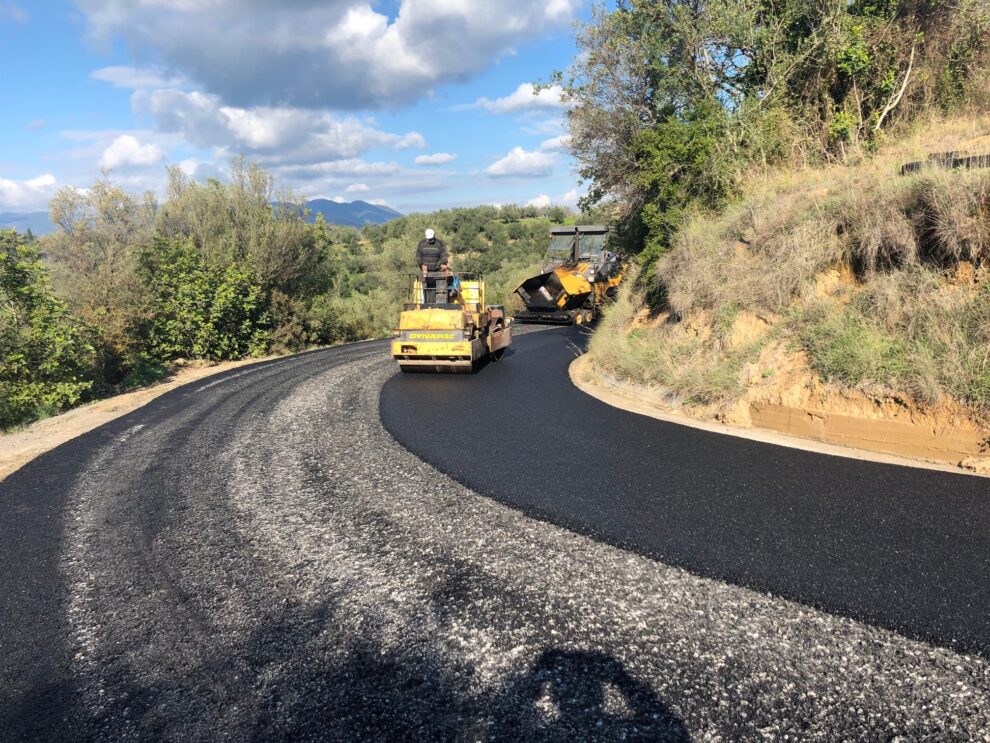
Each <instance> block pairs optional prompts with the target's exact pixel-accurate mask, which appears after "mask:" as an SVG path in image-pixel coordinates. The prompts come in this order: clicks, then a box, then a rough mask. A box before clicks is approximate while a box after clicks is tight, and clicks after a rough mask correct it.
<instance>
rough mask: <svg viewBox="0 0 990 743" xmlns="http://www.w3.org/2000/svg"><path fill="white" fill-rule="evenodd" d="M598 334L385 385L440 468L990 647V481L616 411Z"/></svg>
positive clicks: (774, 583) (849, 605)
mask: <svg viewBox="0 0 990 743" xmlns="http://www.w3.org/2000/svg"><path fill="white" fill-rule="evenodd" d="M586 332H587V331H583V330H582V329H578V328H565V329H560V330H551V331H547V332H543V333H539V334H535V335H528V336H523V337H521V338H519V339H518V341H517V343H516V344H515V345H514V347H513V351H514V352H515V353H514V355H513V356H512V357H511V359H506V361H505V363H500V364H493V365H491V366H490V367H489V368H487V369H486V370H485V371H484V372H483V373H482V374H479V375H477V376H475V377H463V378H458V379H456V380H448V379H438V378H436V377H430V376H425V375H416V376H410V375H404V376H397V377H394V378H393V379H391V380H389V381H388V383H386V385H385V387H384V389H383V391H382V401H381V405H382V420H383V422H384V424H385V427H386V428H387V429H388V430H389V431H390V432H391V433H392V434H393V435H394V436H395V437H396V439H398V440H399V441H400V442H401V443H402V444H403V445H405V446H406V447H407V448H408V449H410V450H411V451H413V452H414V453H416V454H418V455H419V456H421V457H422V458H423V459H425V460H426V461H427V462H430V463H431V464H433V465H434V466H436V467H437V468H438V469H440V470H442V471H444V472H446V473H448V474H450V475H452V476H454V477H455V478H457V479H458V480H460V481H461V482H463V483H464V484H466V485H467V486H468V487H470V488H472V489H473V490H475V491H476V492H479V493H483V494H487V495H491V496H493V497H495V498H498V499H499V500H500V501H502V502H504V503H507V504H509V505H512V506H515V507H518V508H521V509H523V510H524V511H526V512H527V513H531V514H534V515H537V516H541V517H545V518H548V519H550V520H552V521H554V522H555V523H559V524H562V525H564V526H567V527H570V528H573V529H577V530H579V531H582V532H584V533H587V534H590V535H593V536H595V537H598V538H601V539H605V540H607V541H609V542H611V543H613V544H616V545H620V546H623V547H627V548H629V549H634V550H636V551H638V552H640V553H641V554H644V555H648V556H651V557H655V558H658V559H660V560H662V561H664V562H665V563H668V564H671V565H678V566H681V567H684V568H686V569H688V570H690V571H692V572H694V573H698V574H699V575H704V576H707V577H713V578H719V579H722V580H726V581H730V582H732V583H736V584H738V585H743V586H747V587H752V588H755V589H757V590H761V591H768V592H771V593H774V594H779V595H781V596H784V597H787V598H790V599H793V600H795V601H800V602H801V603H804V604H808V605H810V606H814V607H818V608H822V609H825V610H827V611H831V612H834V613H837V614H841V615H843V616H848V617H851V618H854V619H859V620H862V621H866V622H870V623H874V624H878V625H880V626H884V627H888V628H891V629H894V630H897V631H898V632H901V633H903V634H906V635H909V636H912V637H916V638H919V639H924V640H928V641H931V642H936V643H939V644H944V645H946V646H949V647H953V648H955V649H958V650H963V651H968V652H976V653H980V654H982V655H984V657H990V480H987V479H983V478H975V477H969V476H963V475H954V474H950V473H944V472H938V471H929V470H921V469H909V468H906V467H897V466H892V465H886V464H877V463H873V462H865V461H859V460H854V459H846V458H841V457H835V456H828V455H822V454H814V453H810V452H806V451H800V450H797V449H788V448H783V447H779V446H773V445H769V444H764V443H760V442H753V441H747V440H744V439H739V438H735V437H728V436H723V435H720V434H716V433H710V432H707V431H701V430H698V429H692V428H685V427H683V426H678V425H676V424H672V423H667V422H664V421H659V420H654V419H651V418H646V417H643V416H637V415H634V414H630V413H627V412H625V411H622V410H618V409H616V408H613V407H611V406H609V405H606V404H604V403H601V402H599V401H598V400H595V399H594V398H592V397H590V396H588V395H586V394H585V393H583V392H581V391H580V390H578V389H577V388H575V387H574V386H573V385H572V384H571V383H570V381H569V378H568V374H567V367H568V365H569V364H570V363H571V362H572V361H573V360H574V358H575V356H576V355H577V354H578V353H580V348H581V347H583V344H584V341H585V338H586ZM479 421H483V422H484V424H483V426H482V427H480V428H479V425H478V422H479Z"/></svg>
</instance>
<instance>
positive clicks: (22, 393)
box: [0, 232, 94, 429]
mask: <svg viewBox="0 0 990 743" xmlns="http://www.w3.org/2000/svg"><path fill="white" fill-rule="evenodd" d="M93 356H94V352H93V348H92V346H90V345H89V344H88V343H87V342H86V340H85V337H84V333H83V332H82V330H81V329H80V328H79V327H78V326H77V325H75V324H74V323H73V321H72V319H71V318H70V316H69V314H68V311H67V309H66V307H65V305H64V304H63V303H62V302H61V301H59V300H58V299H56V298H55V296H54V294H53V293H52V288H51V284H50V282H49V277H48V272H47V270H46V269H45V267H44V266H43V265H42V263H41V260H40V258H39V256H38V251H37V249H36V248H35V247H34V246H31V245H26V244H25V243H24V240H23V239H22V238H21V237H20V236H19V235H17V234H16V233H15V232H0V428H2V429H7V428H10V427H12V426H15V425H19V424H22V423H26V422H29V421H31V420H33V419H36V418H39V417H42V416H44V415H48V414H51V413H55V412H58V411H60V410H63V409H65V408H68V407H70V406H72V405H74V404H76V403H77V402H79V400H81V399H82V398H83V396H84V395H85V394H86V392H87V391H88V390H89V389H90V387H91V386H92V384H93V382H92V379H91V372H92V369H91V366H92V363H93Z"/></svg>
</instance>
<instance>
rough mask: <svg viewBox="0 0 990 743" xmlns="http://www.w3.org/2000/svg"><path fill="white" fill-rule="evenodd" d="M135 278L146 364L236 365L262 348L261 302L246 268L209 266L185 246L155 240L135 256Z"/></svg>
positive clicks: (266, 320)
mask: <svg viewBox="0 0 990 743" xmlns="http://www.w3.org/2000/svg"><path fill="white" fill-rule="evenodd" d="M138 275H139V277H140V279H141V281H142V283H143V285H144V286H145V287H146V289H147V294H148V306H147V313H146V315H145V318H144V320H143V327H142V329H141V331H142V332H141V335H142V338H143V340H144V344H145V349H146V352H147V353H148V354H149V355H150V356H151V357H152V358H155V359H158V360H159V361H168V360H171V359H175V358H187V359H188V358H199V359H213V360H221V359H238V358H241V357H243V356H249V355H258V354H260V353H262V352H263V351H264V350H265V349H266V348H267V347H268V338H269V332H270V317H269V313H268V303H267V297H266V295H265V292H264V290H263V288H262V287H261V285H260V284H259V283H258V282H257V281H256V280H255V278H254V277H253V276H252V274H251V273H250V270H249V269H248V268H247V267H245V266H243V265H239V264H237V263H230V264H228V265H226V266H220V265H216V264H213V265H210V264H208V263H207V262H206V260H205V259H204V258H203V256H202V254H201V253H200V252H199V251H198V250H197V249H196V248H195V247H194V246H193V245H192V243H191V242H189V241H183V240H175V239H173V240H168V239H165V238H156V239H155V241H154V242H153V244H152V245H151V246H150V247H148V248H146V249H144V250H142V251H141V253H140V256H139V262H138Z"/></svg>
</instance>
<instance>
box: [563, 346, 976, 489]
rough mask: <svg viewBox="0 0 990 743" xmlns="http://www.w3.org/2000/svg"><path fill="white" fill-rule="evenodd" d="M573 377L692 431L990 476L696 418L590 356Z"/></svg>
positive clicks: (611, 401)
mask: <svg viewBox="0 0 990 743" xmlns="http://www.w3.org/2000/svg"><path fill="white" fill-rule="evenodd" d="M570 374H571V380H572V381H573V382H574V384H575V385H576V386H577V387H578V389H580V390H582V391H583V392H586V393H587V394H589V395H591V396H593V397H596V398H598V399H599V400H601V401H602V402H604V403H606V404H608V405H612V406H613V407H617V408H621V409H623V410H628V411H630V412H633V413H637V414H639V415H645V416H648V417H650V418H657V419H659V420H664V421H669V422H671V423H676V424H678V425H682V426H688V427H690V428H698V429H701V430H704V431H710V432H713V433H719V434H722V435H725V436H736V437H738V438H744V439H748V440H750V441H762V442H764V443H768V444H774V445H776V446H786V447H788V448H791V449H801V450H802V451H812V452H816V453H819V454H827V455H830V456H838V457H847V458H850V459H860V460H866V461H871V462H883V463H886V464H896V465H900V466H903V467H918V468H920V469H931V470H939V471H942V472H959V473H962V474H972V475H990V459H986V460H983V459H978V458H974V459H972V460H967V462H966V463H965V465H963V466H961V468H960V466H955V465H949V464H945V463H942V462H933V461H926V460H923V459H918V458H912V457H903V456H897V455H895V454H886V453H883V452H881V451H876V450H870V449H858V448H852V447H850V446H840V445H836V444H830V443H828V442H824V441H820V440H814V439H811V438H804V437H801V436H793V435H787V434H782V433H779V432H777V431H773V430H770V429H762V428H754V427H751V426H750V427H744V426H739V425H729V424H727V423H724V422H720V421H718V420H714V419H700V418H698V417H694V415H695V414H696V413H697V412H698V411H697V410H691V409H689V408H686V407H681V406H678V405H672V404H671V403H670V401H669V398H667V397H665V396H664V394H663V391H662V390H652V389H645V388H643V387H637V386H635V385H630V384H628V383H626V382H623V381H620V380H616V379H612V378H609V377H606V376H603V375H602V374H600V373H599V372H598V371H596V370H594V369H592V368H591V364H589V363H588V357H587V356H580V357H579V358H577V359H576V360H575V361H574V363H573V364H571V369H570ZM687 412H691V413H692V415H687Z"/></svg>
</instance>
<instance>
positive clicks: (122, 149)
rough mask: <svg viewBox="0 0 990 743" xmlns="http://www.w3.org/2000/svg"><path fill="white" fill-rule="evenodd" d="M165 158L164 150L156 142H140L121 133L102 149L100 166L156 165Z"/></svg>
mask: <svg viewBox="0 0 990 743" xmlns="http://www.w3.org/2000/svg"><path fill="white" fill-rule="evenodd" d="M164 158H165V152H164V151H163V150H162V148H161V147H159V146H158V145H156V144H141V143H140V142H139V141H138V140H137V138H136V137H133V136H131V135H130V134H122V135H121V136H119V137H117V138H116V139H115V140H114V141H113V142H112V143H111V144H110V146H109V147H107V148H106V149H105V150H104V151H103V157H101V158H100V167H101V168H106V169H107V170H113V169H114V168H129V167H147V166H149V165H157V164H158V163H160V162H161V161H162V160H163V159H164Z"/></svg>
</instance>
